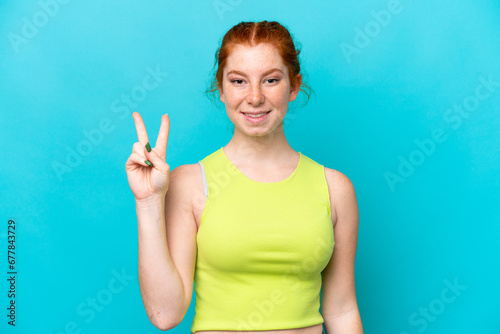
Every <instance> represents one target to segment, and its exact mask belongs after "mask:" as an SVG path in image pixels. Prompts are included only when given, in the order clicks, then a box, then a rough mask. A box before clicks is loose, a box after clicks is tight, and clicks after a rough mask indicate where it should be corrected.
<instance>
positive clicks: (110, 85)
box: [0, 0, 500, 334]
mask: <svg viewBox="0 0 500 334" xmlns="http://www.w3.org/2000/svg"><path fill="white" fill-rule="evenodd" d="M262 20H268V21H274V20H275V21H278V22H280V23H282V24H283V25H284V26H286V27H287V28H288V29H289V30H290V32H291V33H292V34H293V37H294V38H295V40H296V41H297V45H298V46H299V47H300V48H301V49H302V52H301V54H300V60H301V65H302V70H303V76H304V80H305V82H306V83H307V84H309V85H310V86H311V87H312V89H313V90H314V93H315V94H314V95H313V96H312V98H311V100H310V101H309V102H308V103H307V104H305V105H304V103H303V102H304V101H305V96H304V95H303V93H301V94H300V96H299V99H298V100H297V101H296V102H293V103H291V104H290V109H289V113H288V114H287V116H286V118H285V125H284V126H285V133H286V136H287V139H288V141H289V143H290V145H291V146H292V148H293V149H295V150H296V151H300V152H302V153H303V154H305V155H306V156H309V157H310V158H312V159H314V160H315V161H317V162H319V163H321V164H323V165H325V166H326V167H329V168H332V169H336V170H338V171H340V172H342V173H344V174H345V175H346V176H347V177H349V179H350V180H351V181H352V183H353V184H354V187H355V190H356V195H357V200H358V205H359V213H360V221H359V239H358V249H357V256H356V266H355V273H356V293H357V300H358V305H359V310H360V314H361V318H362V322H363V327H364V331H365V333H367V334H417V333H426V334H433V333H439V334H443V333H481V334H495V333H500V323H499V320H498V310H499V309H498V301H499V299H500V291H499V288H498V274H499V266H500V265H499V260H498V259H499V257H498V254H499V253H500V252H499V251H500V247H499V241H498V240H499V232H500V226H499V222H500V220H499V218H500V214H499V211H498V203H499V202H500V188H499V186H500V184H499V179H500V167H499V166H500V131H499V128H500V115H499V111H500V110H499V106H500V45H499V41H500V5H499V2H498V1H497V0H482V1H451V0H442V1H429V0H426V1H425V0H376V1H367V0H363V1H347V0H339V1H290V0H288V1H263V0H259V1H246V0H216V1H213V0H208V1H145V2H144V1H143V2H139V1H95V0H91V1H74V0H64V1H63V0H40V1H35V0H28V1H2V2H1V3H0V37H1V39H0V113H1V115H0V116H1V117H0V133H1V139H2V140H1V142H2V145H1V150H0V161H1V164H0V168H1V170H0V182H1V183H0V185H1V193H0V222H1V224H0V252H1V253H2V254H3V255H2V258H3V260H2V261H0V269H1V274H0V277H1V278H2V279H1V282H2V283H1V284H0V295H1V296H2V297H1V298H0V303H1V305H0V306H1V307H0V309H1V310H2V311H1V315H2V316H1V317H0V319H2V320H1V324H0V332H1V333H23V334H25V333H26V334H28V333H29V334H31V333H37V334H39V333H41V334H50V333H52V334H61V333H65V334H74V333H111V332H116V333H158V332H159V330H158V329H156V328H155V327H154V326H153V325H152V324H151V323H150V321H149V319H148V316H147V314H146V312H145V310H144V306H143V304H142V300H141V295H140V290H139V284H138V271H137V261H138V244H137V242H138V241H137V217H136V212H135V201H134V197H133V194H132V192H131V190H130V187H129V185H128V181H127V177H126V173H125V162H126V160H127V158H128V156H129V155H130V153H131V151H132V145H133V143H134V142H136V141H137V134H136V130H135V126H134V122H133V119H132V116H131V113H132V112H133V111H137V112H139V113H140V114H141V115H142V117H143V119H144V122H145V125H146V128H147V130H148V133H149V136H150V137H149V138H150V141H151V142H152V143H154V142H155V141H156V136H157V134H158V130H159V127H160V120H161V115H162V114H163V113H168V115H169V117H170V136H169V141H168V148H167V157H166V161H167V163H168V164H169V165H170V166H171V168H172V169H173V168H175V167H177V166H179V165H183V164H192V163H197V162H198V161H199V160H200V159H202V158H203V157H205V156H207V155H208V154H210V153H212V152H214V151H215V150H217V149H219V148H220V147H222V146H225V145H226V144H227V142H228V141H229V140H230V138H231V136H232V124H231V123H230V121H229V119H228V118H227V116H226V113H225V109H224V106H223V105H222V104H221V103H220V101H219V103H218V104H217V103H213V102H212V101H210V100H209V98H208V97H207V95H206V94H204V92H205V90H206V88H207V87H208V84H209V82H210V80H211V76H210V75H211V74H212V70H213V65H214V54H215V51H216V49H217V47H218V45H219V42H220V40H221V38H222V36H223V35H224V33H225V32H226V31H227V30H228V29H229V28H230V27H232V26H233V25H235V24H237V23H239V22H241V21H262ZM194 305H195V295H194V294H193V300H192V303H191V306H190V308H189V310H188V312H187V314H186V316H185V317H184V319H183V321H182V323H181V324H180V325H179V326H178V327H176V328H175V329H173V330H171V332H172V333H188V332H189V328H190V325H191V321H192V319H193V316H194ZM262 316H265V315H262Z"/></svg>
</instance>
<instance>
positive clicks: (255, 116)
mask: <svg viewBox="0 0 500 334" xmlns="http://www.w3.org/2000/svg"><path fill="white" fill-rule="evenodd" d="M265 114H267V112H263V113H262V114H257V115H250V114H245V115H247V116H248V117H253V118H257V117H260V116H263V115H265Z"/></svg>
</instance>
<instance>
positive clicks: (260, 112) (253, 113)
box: [241, 110, 271, 115]
mask: <svg viewBox="0 0 500 334" xmlns="http://www.w3.org/2000/svg"><path fill="white" fill-rule="evenodd" d="M270 111H271V110H262V111H256V112H244V111H242V112H241V113H242V114H249V115H258V114H262V113H264V112H270Z"/></svg>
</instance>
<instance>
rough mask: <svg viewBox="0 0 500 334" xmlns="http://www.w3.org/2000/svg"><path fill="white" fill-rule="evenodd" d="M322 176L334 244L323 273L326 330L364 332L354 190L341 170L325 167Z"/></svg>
mask: <svg viewBox="0 0 500 334" xmlns="http://www.w3.org/2000/svg"><path fill="white" fill-rule="evenodd" d="M325 176H326V179H327V183H328V189H329V192H330V202H331V209H332V210H331V211H332V217H333V218H332V221H333V222H334V238H335V246H334V249H333V254H332V258H331V259H330V262H329V263H328V265H327V266H326V268H325V269H324V270H323V273H322V279H323V283H322V284H323V286H322V292H321V313H322V315H323V318H324V320H325V322H324V326H325V330H326V334H344V333H345V334H347V333H349V334H363V327H362V324H361V316H360V314H359V309H358V304H357V301H356V289H355V283H354V261H355V257H356V247H357V240H358V223H359V213H358V204H357V200H356V193H355V191H354V186H353V184H352V182H351V181H350V180H349V179H348V178H347V176H345V175H344V174H342V173H340V172H338V171H336V170H333V169H329V168H326V167H325Z"/></svg>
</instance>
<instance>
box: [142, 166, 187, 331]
mask: <svg viewBox="0 0 500 334" xmlns="http://www.w3.org/2000/svg"><path fill="white" fill-rule="evenodd" d="M196 171H197V170H196V167H194V166H192V165H183V166H179V167H177V168H175V169H174V170H172V172H171V174H170V186H169V188H168V191H167V193H166V195H165V198H153V199H148V200H147V201H136V212H137V222H138V238H139V286H140V290H141V296H142V301H143V304H144V308H145V310H146V313H147V315H148V317H149V320H150V321H151V323H152V324H153V325H154V326H155V327H157V328H159V329H161V330H168V329H172V328H174V327H175V326H177V325H178V324H179V323H180V322H181V321H182V319H183V318H184V315H185V314H186V311H187V309H188V308H189V304H190V303H191V296H192V290H193V277H194V266H195V260H196V233H197V226H196V222H195V219H194V216H193V211H192V208H193V207H192V198H193V197H192V196H191V195H192V192H193V190H192V189H194V188H195V187H194V185H193V184H192V183H193V181H192V180H191V179H192V178H191V177H190V175H193V174H192V173H193V172H196Z"/></svg>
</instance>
